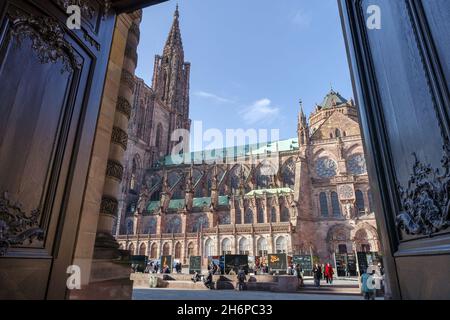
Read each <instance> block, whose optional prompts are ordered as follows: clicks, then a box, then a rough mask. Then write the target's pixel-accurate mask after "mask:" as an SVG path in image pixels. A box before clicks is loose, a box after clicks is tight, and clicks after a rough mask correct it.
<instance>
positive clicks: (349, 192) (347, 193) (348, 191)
mask: <svg viewBox="0 0 450 320" xmlns="http://www.w3.org/2000/svg"><path fill="white" fill-rule="evenodd" d="M339 197H340V198H341V199H345V200H347V199H354V198H355V194H354V192H353V188H352V186H349V185H343V186H340V187H339Z"/></svg>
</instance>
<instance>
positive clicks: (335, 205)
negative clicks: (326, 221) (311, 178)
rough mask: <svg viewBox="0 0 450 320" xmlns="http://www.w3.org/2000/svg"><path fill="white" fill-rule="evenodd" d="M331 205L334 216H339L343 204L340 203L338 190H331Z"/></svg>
mask: <svg viewBox="0 0 450 320" xmlns="http://www.w3.org/2000/svg"><path fill="white" fill-rule="evenodd" d="M331 207H332V209H333V216H335V217H338V216H340V215H341V206H340V205H339V197H338V194H337V193H336V192H334V191H333V192H331Z"/></svg>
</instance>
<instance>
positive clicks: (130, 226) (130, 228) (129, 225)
mask: <svg viewBox="0 0 450 320" xmlns="http://www.w3.org/2000/svg"><path fill="white" fill-rule="evenodd" d="M133 227H134V224H133V220H131V219H129V220H128V221H127V234H133V233H134V230H133V229H134V228H133Z"/></svg>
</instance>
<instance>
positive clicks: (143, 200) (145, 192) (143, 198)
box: [137, 185, 150, 213]
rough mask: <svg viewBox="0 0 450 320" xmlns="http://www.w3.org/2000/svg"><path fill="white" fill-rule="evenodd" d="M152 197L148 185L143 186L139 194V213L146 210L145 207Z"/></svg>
mask: <svg viewBox="0 0 450 320" xmlns="http://www.w3.org/2000/svg"><path fill="white" fill-rule="evenodd" d="M149 199H150V190H149V189H148V188H147V186H146V185H144V186H142V190H141V192H140V194H139V199H138V202H137V210H138V213H143V212H144V211H145V207H146V205H147V203H148V200H149Z"/></svg>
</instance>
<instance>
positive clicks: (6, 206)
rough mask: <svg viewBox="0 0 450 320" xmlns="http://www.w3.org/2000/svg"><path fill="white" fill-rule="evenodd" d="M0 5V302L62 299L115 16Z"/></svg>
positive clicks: (92, 5) (93, 7) (60, 4)
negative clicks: (73, 17)
mask: <svg viewBox="0 0 450 320" xmlns="http://www.w3.org/2000/svg"><path fill="white" fill-rule="evenodd" d="M67 3H68V2H67V1H64V0H55V1H54V2H52V1H50V0H48V1H24V0H22V1H2V4H1V5H0V115H1V116H0V299H1V298H4V297H7V298H19V299H43V298H64V297H65V292H66V288H65V287H64V286H62V285H61V284H63V283H65V281H64V280H62V279H65V278H67V274H66V269H67V267H68V266H69V265H70V261H71V259H72V255H73V246H74V241H75V237H76V232H77V228H78V226H77V224H78V217H79V212H80V209H81V204H82V203H81V202H82V198H83V190H84V186H85V181H86V175H87V168H88V165H89V158H90V152H91V149H90V148H91V145H92V140H93V136H94V132H95V126H96V120H97V115H98V108H99V105H100V98H101V94H102V89H103V81H104V74H105V72H106V65H107V59H108V56H109V47H110V42H111V36H112V30H113V29H112V28H113V24H114V17H113V16H112V15H109V16H108V15H107V14H104V12H106V11H104V8H103V5H102V4H101V2H100V1H84V3H86V4H87V5H86V7H83V8H82V16H83V28H82V29H81V30H74V31H72V30H69V29H68V28H67V27H66V19H67V15H66V12H65V11H66V10H65V7H66V6H67Z"/></svg>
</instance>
